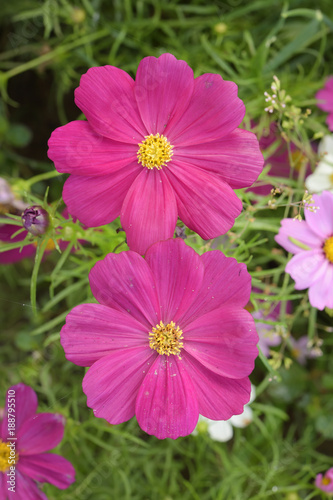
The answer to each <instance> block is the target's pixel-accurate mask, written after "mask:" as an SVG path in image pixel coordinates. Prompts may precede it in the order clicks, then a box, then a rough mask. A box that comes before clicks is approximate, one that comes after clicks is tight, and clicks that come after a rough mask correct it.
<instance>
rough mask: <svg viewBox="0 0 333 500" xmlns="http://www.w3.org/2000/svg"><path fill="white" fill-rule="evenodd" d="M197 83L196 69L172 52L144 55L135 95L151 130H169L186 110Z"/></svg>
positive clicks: (142, 116)
mask: <svg viewBox="0 0 333 500" xmlns="http://www.w3.org/2000/svg"><path fill="white" fill-rule="evenodd" d="M193 87H194V78H193V71H192V69H191V68H190V67H189V65H188V64H187V63H186V62H185V61H178V60H177V59H176V58H175V56H173V55H172V54H162V55H161V56H160V57H159V58H155V57H145V58H144V59H142V61H141V62H140V64H139V67H138V71H137V74H136V78H135V97H136V101H137V104H138V108H139V111H140V115H141V118H142V121H143V123H144V124H145V127H146V129H147V130H149V133H152V134H156V133H157V132H159V133H160V134H164V135H165V133H167V131H168V129H169V127H170V126H172V124H174V123H177V122H178V120H179V119H180V118H181V116H182V115H183V113H184V112H185V111H186V108H187V106H188V103H189V101H190V99H191V95H192V92H193Z"/></svg>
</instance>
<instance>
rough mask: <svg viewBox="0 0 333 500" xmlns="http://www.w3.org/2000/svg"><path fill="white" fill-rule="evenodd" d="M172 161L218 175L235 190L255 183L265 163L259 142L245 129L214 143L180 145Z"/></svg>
mask: <svg viewBox="0 0 333 500" xmlns="http://www.w3.org/2000/svg"><path fill="white" fill-rule="evenodd" d="M173 159H174V160H175V161H176V162H177V160H178V159H179V160H183V161H185V162H187V163H190V164H191V165H195V166H196V167H199V168H203V169H205V170H207V171H208V172H210V173H213V174H217V175H219V176H220V177H221V178H222V179H223V180H224V181H225V182H227V183H228V184H229V185H230V186H231V187H232V188H233V189H239V188H243V187H246V186H250V185H251V184H253V182H254V181H255V180H256V179H257V177H258V175H259V174H260V172H261V170H262V166H263V162H264V160H263V157H262V154H261V152H260V149H259V143H258V139H257V138H256V136H255V135H254V134H253V133H252V132H248V131H247V130H242V129H236V130H233V131H232V132H231V133H230V134H228V135H226V136H224V137H222V138H220V139H217V140H215V141H212V142H208V143H207V142H206V143H204V144H193V145H192V146H187V147H186V146H177V149H176V150H175V154H174V156H173Z"/></svg>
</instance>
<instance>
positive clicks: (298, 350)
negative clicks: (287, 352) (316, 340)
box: [289, 335, 322, 365]
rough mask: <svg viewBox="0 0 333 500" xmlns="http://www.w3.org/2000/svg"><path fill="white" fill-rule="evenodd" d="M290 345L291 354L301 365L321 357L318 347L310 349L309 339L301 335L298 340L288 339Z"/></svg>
mask: <svg viewBox="0 0 333 500" xmlns="http://www.w3.org/2000/svg"><path fill="white" fill-rule="evenodd" d="M289 342H290V344H291V354H292V356H293V358H295V359H296V360H297V361H298V362H299V363H300V364H301V365H305V363H306V360H307V359H312V358H318V357H319V356H321V355H322V351H321V350H320V348H319V347H312V346H311V344H310V340H309V337H308V336H307V335H303V336H302V337H300V338H299V339H294V337H289Z"/></svg>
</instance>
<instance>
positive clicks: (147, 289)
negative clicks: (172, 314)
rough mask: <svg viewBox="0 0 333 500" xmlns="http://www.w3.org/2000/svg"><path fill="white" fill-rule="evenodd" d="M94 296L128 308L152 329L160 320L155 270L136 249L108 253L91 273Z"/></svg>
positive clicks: (130, 313)
mask: <svg viewBox="0 0 333 500" xmlns="http://www.w3.org/2000/svg"><path fill="white" fill-rule="evenodd" d="M89 280H90V287H91V290H92V293H93V295H94V297H95V298H96V299H97V300H98V302H100V303H101V304H104V305H106V306H109V307H112V308H113V309H117V310H118V311H121V312H125V313H126V312H127V313H128V314H129V315H130V316H132V317H133V318H135V319H136V320H137V321H139V322H141V323H142V324H143V325H145V327H146V328H147V331H148V332H149V330H150V328H151V327H152V326H155V325H156V324H157V323H159V322H160V320H161V319H160V312H159V310H160V306H159V302H158V298H157V292H156V288H155V287H156V284H155V280H154V276H153V273H152V272H151V270H150V268H149V266H148V264H147V262H145V260H144V259H143V258H142V257H141V256H140V255H139V254H137V253H136V252H131V251H128V252H121V253H119V254H112V253H110V254H108V255H107V256H106V257H105V259H104V260H100V261H99V262H97V263H96V264H95V266H94V267H93V268H92V270H91V271H90V274H89Z"/></svg>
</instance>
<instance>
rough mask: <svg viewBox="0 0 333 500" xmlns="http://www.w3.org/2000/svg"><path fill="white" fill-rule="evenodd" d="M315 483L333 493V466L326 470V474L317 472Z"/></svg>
mask: <svg viewBox="0 0 333 500" xmlns="http://www.w3.org/2000/svg"><path fill="white" fill-rule="evenodd" d="M315 484H316V486H317V488H320V489H321V490H322V491H325V492H326V493H333V467H331V468H330V469H328V471H327V472H325V474H324V476H323V475H322V474H317V477H316V481H315Z"/></svg>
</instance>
